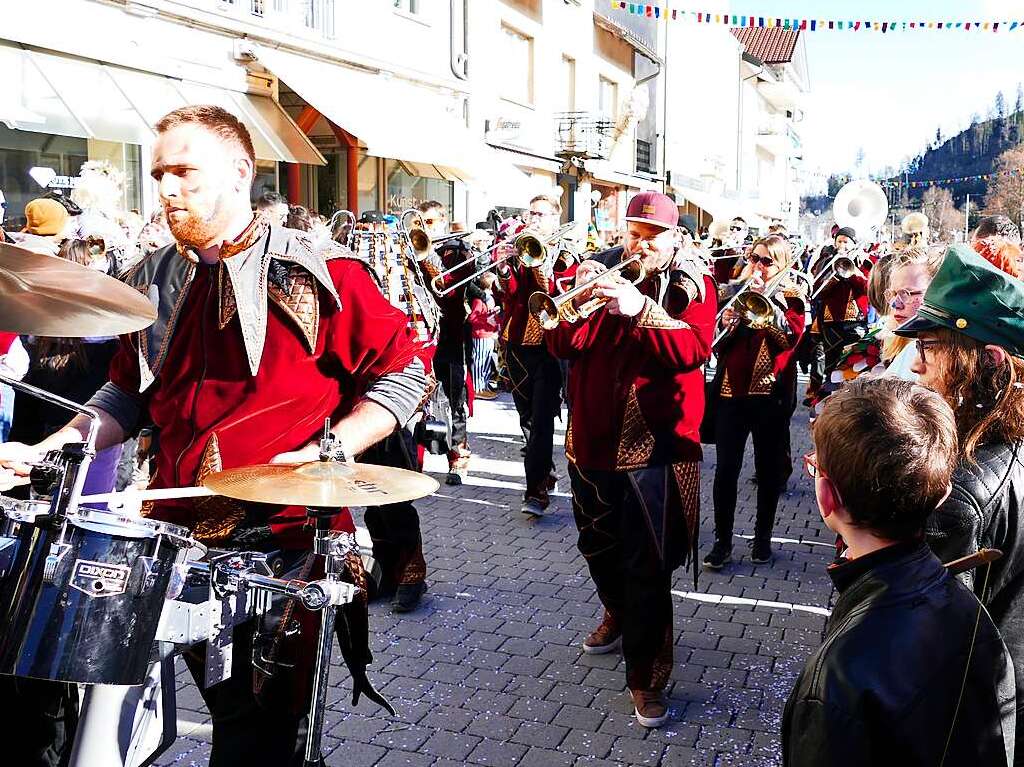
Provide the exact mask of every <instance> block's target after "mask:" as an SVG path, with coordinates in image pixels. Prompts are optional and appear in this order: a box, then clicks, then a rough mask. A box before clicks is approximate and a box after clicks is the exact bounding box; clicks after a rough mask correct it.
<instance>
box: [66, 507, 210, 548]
mask: <svg viewBox="0 0 1024 767" xmlns="http://www.w3.org/2000/svg"><path fill="white" fill-rule="evenodd" d="M83 512H85V513H83ZM68 523H69V524H71V525H74V526H75V527H77V528H80V529H82V530H89V531H91V532H98V533H105V534H107V535H118V534H119V533H118V528H130V529H134V530H138V531H141V534H134V535H133V534H132V533H131V532H126V533H120V535H121V537H123V538H156V537H158V536H163V537H166V538H171V539H175V540H177V541H178V542H179V543H178V545H179V546H191V545H193V543H194V541H193V539H192V535H191V534H190V533H189V531H188V529H187V528H184V527H181V526H180V525H174V524H171V523H170V522H161V521H160V520H158V519H148V518H146V517H137V516H132V515H129V514H122V513H120V512H116V511H110V510H109V509H88V510H85V509H84V508H79V510H78V511H77V512H76V513H74V514H70V515H68ZM98 528H103V529H98Z"/></svg>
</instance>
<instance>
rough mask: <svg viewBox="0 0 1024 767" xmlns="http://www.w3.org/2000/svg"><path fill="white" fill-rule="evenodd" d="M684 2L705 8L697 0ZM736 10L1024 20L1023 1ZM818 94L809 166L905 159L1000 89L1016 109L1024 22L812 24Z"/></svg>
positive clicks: (804, 134) (806, 128)
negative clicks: (871, 26)
mask: <svg viewBox="0 0 1024 767" xmlns="http://www.w3.org/2000/svg"><path fill="white" fill-rule="evenodd" d="M675 5H676V7H679V8H692V9H694V10H697V8H696V6H697V5H699V1H698V2H694V3H690V2H684V0H679V2H677V3H676V4H675ZM708 5H709V7H710V8H712V9H715V10H719V9H722V10H724V9H725V8H728V9H729V11H730V13H736V14H746V15H749V14H754V15H759V16H760V15H763V16H778V17H790V18H822V19H840V18H843V19H861V20H864V19H877V20H879V21H884V20H887V19H888V20H904V19H906V20H908V21H910V20H917V21H960V20H963V21H999V20H1002V21H1005V20H1007V19H1013V18H1016V19H1017V20H1019V21H1022V22H1024V1H1022V0H1012V1H1011V0H969V1H961V2H955V1H954V0H899V2H895V0H888V1H887V2H883V0H857V1H856V2H854V1H853V0H841V1H837V0H830V1H829V2H823V1H822V0H817V1H816V2H812V1H811V0H732V2H729V3H717V2H713V1H712V2H711V3H709V4H708ZM804 39H805V41H806V45H807V57H808V68H809V74H810V81H811V93H810V94H809V95H808V96H807V100H806V117H805V119H804V121H803V123H802V124H801V125H800V126H799V130H800V135H801V139H802V141H803V144H804V164H805V169H806V170H807V171H815V170H821V171H824V172H832V171H843V170H852V169H853V165H854V161H855V158H856V156H857V151H858V149H859V148H863V150H864V156H865V160H864V166H863V169H864V171H866V172H879V171H881V170H883V169H884V168H885V167H886V166H889V165H892V166H898V165H899V164H900V163H901V162H902V161H903V159H904V158H907V157H912V156H914V155H916V154H917V153H918V152H920V151H921V150H922V149H924V147H925V145H926V144H927V143H928V142H930V141H932V140H933V139H934V137H935V131H936V128H938V127H939V126H941V127H942V132H943V134H944V135H947V136H948V135H953V134H954V133H956V132H958V131H959V130H961V129H963V128H964V127H966V126H967V125H968V124H969V121H970V117H971V114H972V113H974V112H977V113H978V114H980V115H981V116H982V117H984V116H986V115H987V114H988V112H989V109H990V108H991V107H992V105H993V103H994V102H995V96H996V92H997V91H999V90H1002V91H1003V92H1004V96H1005V97H1006V101H1007V107H1008V109H1012V108H1013V104H1014V101H1015V99H1016V90H1017V83H1018V82H1021V81H1024V29H1018V30H1015V31H1014V32H1012V33H1004V32H1003V31H999V32H997V33H992V32H984V31H979V32H974V31H973V30H971V31H969V32H967V31H963V30H956V29H954V30H951V31H945V30H941V31H939V30H934V31H928V30H925V31H916V30H914V31H911V30H908V31H906V32H899V31H897V32H894V33H893V32H890V33H887V34H885V35H883V34H881V33H880V32H863V31H862V32H848V31H842V32H839V31H834V32H829V31H824V32H808V33H806V34H805V35H804Z"/></svg>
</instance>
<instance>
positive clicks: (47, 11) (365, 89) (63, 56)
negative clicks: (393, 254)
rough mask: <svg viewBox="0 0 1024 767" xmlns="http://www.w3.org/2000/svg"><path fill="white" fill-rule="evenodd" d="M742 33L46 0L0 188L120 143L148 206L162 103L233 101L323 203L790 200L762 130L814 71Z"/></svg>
mask: <svg viewBox="0 0 1024 767" xmlns="http://www.w3.org/2000/svg"><path fill="white" fill-rule="evenodd" d="M40 18H46V19H48V23H47V24H45V25H42V24H39V23H38V20H39V19H40ZM82 30H93V31H94V33H91V34H82ZM744 45H745V44H744V43H743V42H742V40H737V39H736V38H735V37H734V36H733V35H730V34H729V33H728V32H725V31H723V30H719V29H714V30H712V29H701V28H692V27H688V26H687V25H681V24H667V23H659V22H657V21H656V20H654V19H647V18H644V17H638V16H633V15H629V14H625V13H619V12H616V11H611V10H609V9H608V4H607V3H605V2H601V1H600V0H488V2H475V1H474V2H469V0H447V1H445V0H387V1H386V2H385V0H372V1H371V2H366V3H349V2H343V1H342V0H117V1H116V2H115V1H114V0H35V1H34V2H33V4H32V8H31V12H29V9H27V8H25V7H24V4H18V7H17V8H16V9H13V10H10V9H9V10H8V11H7V12H6V13H5V14H4V25H3V27H2V28H0V60H2V63H3V65H4V72H5V75H6V77H5V86H6V88H5V91H6V92H7V93H8V94H10V98H7V99H5V100H4V102H3V103H2V104H0V190H2V191H3V192H4V194H5V195H6V197H7V200H8V203H9V212H11V213H17V212H20V211H21V210H22V209H23V206H24V203H25V202H27V201H28V200H29V199H31V198H32V197H35V196H38V195H39V194H41V193H42V192H43V191H44V189H45V187H46V186H47V185H49V186H51V187H52V186H58V187H59V186H61V185H64V186H65V187H66V186H70V185H72V184H73V183H74V181H75V176H76V175H77V172H78V168H79V167H80V166H81V164H82V162H84V161H85V160H88V159H107V160H109V161H110V162H111V163H113V164H114V165H116V166H117V167H118V168H120V169H121V170H122V171H123V172H124V174H125V178H126V184H125V193H124V201H123V203H124V206H125V207H126V208H127V209H137V210H139V211H141V212H143V213H144V214H145V213H148V212H151V211H152V210H154V208H155V202H156V200H155V187H154V185H153V184H152V183H151V182H150V181H149V179H148V172H147V169H148V167H149V162H150V148H151V146H152V143H153V140H154V134H153V131H152V127H151V126H152V124H153V122H154V121H155V120H156V119H157V118H158V117H159V116H160V115H162V114H164V113H166V112H167V111H170V110H171V109H173V108H175V107H178V106H181V105H183V104H188V103H192V104H195V103H216V104H220V105H222V106H224V107H226V108H228V109H229V110H231V111H232V112H234V113H235V114H236V115H238V116H239V117H240V119H242V120H243V122H245V123H246V125H247V126H248V127H249V128H250V131H251V132H252V133H253V137H254V141H255V144H256V150H257V155H258V167H257V181H256V185H255V189H254V195H258V194H260V193H262V192H263V191H266V190H270V189H273V190H279V191H282V192H285V193H286V194H287V196H288V198H289V199H290V200H291V201H293V202H297V203H300V204H303V205H306V206H308V207H310V208H312V209H313V210H316V211H318V212H320V213H322V214H325V215H329V214H330V213H332V212H334V211H335V210H338V209H350V210H353V211H355V212H357V213H361V212H364V211H366V210H370V209H377V210H383V211H385V212H401V211H402V210H404V209H406V208H409V207H413V206H414V205H416V204H418V203H419V202H422V201H424V200H427V199H437V200H440V201H441V202H443V203H445V204H446V205H449V206H451V209H452V212H453V218H454V219H455V220H462V221H465V222H467V223H469V224H470V225H472V224H473V223H474V222H476V221H480V220H483V219H484V218H485V217H486V215H487V213H488V211H490V210H491V209H494V208H497V209H499V210H503V211H506V212H514V211H515V210H517V209H520V208H523V207H525V206H526V204H527V203H528V201H529V199H530V197H532V196H533V195H535V194H542V193H548V194H551V193H555V194H560V195H561V199H562V203H563V210H564V218H565V219H566V220H569V219H571V220H575V221H579V222H587V223H593V224H595V225H596V227H597V229H598V231H599V232H600V233H603V234H608V235H610V234H612V233H614V232H616V231H618V230H620V229H621V226H622V217H623V215H624V211H625V206H626V203H627V201H628V199H629V197H630V196H631V195H632V194H634V193H635V192H636V191H639V190H642V189H665V190H666V191H669V192H670V193H673V194H675V195H676V196H677V198H678V199H679V200H680V206H681V210H688V209H689V207H693V208H698V207H699V208H701V210H704V211H708V215H718V214H719V212H720V211H719V210H717V208H721V209H722V210H724V208H725V207H727V206H726V205H724V204H719V202H717V201H719V200H730V199H731V200H733V201H735V202H736V204H737V205H739V204H740V203H742V205H743V206H747V207H750V206H753V207H754V208H757V209H758V210H767V209H768V208H770V207H771V206H772V205H775V206H776V208H780V209H781V207H780V206H784V204H785V202H786V201H787V200H790V199H792V200H795V199H796V198H795V196H793V197H790V195H791V194H792V195H795V192H794V191H792V189H791V187H792V179H793V176H792V174H790V173H788V172H787V171H786V170H785V166H786V163H791V161H792V157H793V154H794V153H793V152H792V151H790V150H789V149H787V148H785V147H779V146H775V145H773V144H771V143H770V141H771V140H770V139H768V138H765V136H767V135H768V134H767V133H765V134H762V133H761V126H760V122H759V121H760V120H761V118H762V117H777V116H778V115H779V114H784V113H785V112H786V111H787V110H785V109H783V108H782V107H781V106H779V104H780V103H782V102H780V101H779V99H778V98H776V97H775V96H772V95H766V94H767V93H769V90H770V89H768V90H766V89H765V88H763V87H762V85H765V84H768V83H769V81H770V80H771V81H772V82H774V80H773V78H774V79H777V80H780V81H781V82H783V83H790V82H791V81H794V82H795V81H799V79H800V76H801V72H803V73H804V75H803V76H804V78H805V73H806V67H805V66H803V69H802V70H801V60H800V58H799V57H800V55H801V54H800V53H799V51H802V47H798V49H797V53H796V54H794V55H793V56H791V59H790V60H789V61H771V62H765V63H764V64H763V67H762V68H763V69H764V72H761V73H758V74H756V75H752V74H751V73H752V72H753V71H754V69H756V66H755V64H754V63H753V61H752V59H751V57H752V56H754V55H755V53H756V52H755V53H751V52H750V45H747V46H746V48H744ZM748 59H751V60H748ZM757 66H761V65H757ZM799 87H802V86H800V85H799V83H798V88H799ZM772 93H774V92H772ZM776 95H777V94H776ZM780 98H781V97H780ZM773 99H774V100H773ZM771 110H774V111H771ZM780 110H782V111H780ZM762 113H764V114H762ZM755 116H756V119H755ZM781 122H783V123H784V126H783V127H784V129H785V131H787V132H788V131H790V130H791V128H792V124H793V123H794V118H793V117H792V116H788V117H787V116H783V117H782V118H781ZM754 125H757V126H758V128H757V129H756V132H754V131H755V129H754V128H752V127H751V126H754ZM771 127H772V126H771V125H766V126H765V128H766V130H768V129H771ZM776 127H778V126H776ZM787 135H788V133H787ZM737 137H739V138H737ZM776 143H781V142H776ZM782 158H786V159H785V160H783V159H782ZM40 178H42V179H44V180H45V182H46V183H40V181H39V179H40ZM793 205H794V208H793V209H794V215H795V203H793ZM687 206H689V207H687ZM744 209H746V207H745V208H744ZM774 209H775V208H773V210H774ZM16 223H17V222H15V224H16Z"/></svg>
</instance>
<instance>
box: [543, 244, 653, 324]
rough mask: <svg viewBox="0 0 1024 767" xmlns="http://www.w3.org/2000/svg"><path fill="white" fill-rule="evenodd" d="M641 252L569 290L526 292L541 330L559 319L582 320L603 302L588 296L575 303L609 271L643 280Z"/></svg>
mask: <svg viewBox="0 0 1024 767" xmlns="http://www.w3.org/2000/svg"><path fill="white" fill-rule="evenodd" d="M642 258H643V256H642V255H641V254H640V253H637V254H636V255H635V256H630V257H629V258H627V259H626V260H625V261H620V262H619V263H617V264H615V265H614V266H610V267H608V269H606V270H605V271H603V272H601V273H600V274H599V275H597V276H596V277H594V278H592V279H589V280H587V281H586V282H584V283H583V284H582V285H577V286H576V287H574V288H573V289H572V290H568V291H566V292H565V293H562V294H561V295H560V296H557V297H555V298H552V297H551V296H549V295H548V294H547V293H545V292H544V291H542V290H538V291H536V292H535V293H533V295H531V296H530V304H529V306H530V314H532V315H533V318H534V319H535V320H537V322H539V323H540V326H541V327H542V328H544V329H545V330H554V329H555V328H556V327H558V324H559V323H561V322H570V323H572V322H579V321H580V320H585V319H586V318H587V317H589V316H590V315H591V314H593V313H594V312H596V311H597V310H598V309H600V308H601V307H602V306H604V305H605V304H606V303H608V299H606V298H591V299H589V300H585V301H583V302H582V303H579V299H580V297H581V296H583V295H584V294H586V293H588V292H590V290H591V289H592V288H593V287H594V286H595V285H596V284H597V283H598V282H600V281H601V280H603V279H604V278H605V277H607V276H608V275H610V274H615V273H619V274H621V276H622V277H624V278H625V279H626V280H628V281H629V282H631V283H633V284H634V285H638V284H640V283H641V282H643V281H644V278H645V277H646V276H647V272H646V270H645V269H644V266H643V263H642Z"/></svg>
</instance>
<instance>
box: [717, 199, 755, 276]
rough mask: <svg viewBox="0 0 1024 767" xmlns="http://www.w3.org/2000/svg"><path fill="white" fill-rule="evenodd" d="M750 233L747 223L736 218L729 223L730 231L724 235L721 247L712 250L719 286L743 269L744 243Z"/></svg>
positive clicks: (738, 217)
mask: <svg viewBox="0 0 1024 767" xmlns="http://www.w3.org/2000/svg"><path fill="white" fill-rule="evenodd" d="M749 231H750V229H749V227H748V226H747V222H746V221H744V220H743V218H741V217H740V216H736V217H735V218H733V219H732V221H730V222H729V229H728V231H727V232H724V233H723V236H722V238H721V246H720V247H718V248H713V249H712V251H711V256H712V258H713V259H714V261H713V263H714V272H713V273H714V277H715V280H716V281H717V282H718V284H719V285H724V284H726V283H727V282H729V281H730V280H731V279H733V278H734V277H735V276H736V273H737V272H738V271H739V270H740V269H742V268H743V243H744V242H745V241H746V239H747V233H748V232H749Z"/></svg>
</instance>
